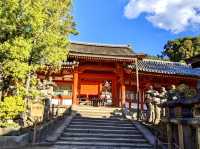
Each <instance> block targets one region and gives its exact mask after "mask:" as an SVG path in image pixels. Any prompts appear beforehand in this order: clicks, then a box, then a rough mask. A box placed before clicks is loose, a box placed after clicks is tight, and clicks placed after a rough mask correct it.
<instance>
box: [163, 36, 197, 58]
mask: <svg viewBox="0 0 200 149" xmlns="http://www.w3.org/2000/svg"><path fill="white" fill-rule="evenodd" d="M197 54H200V37H185V38H179V39H175V40H170V41H168V42H167V43H166V44H165V46H164V51H163V52H162V57H166V56H167V57H168V58H169V59H170V60H171V61H175V62H185V59H187V58H190V57H193V56H195V55H197Z"/></svg>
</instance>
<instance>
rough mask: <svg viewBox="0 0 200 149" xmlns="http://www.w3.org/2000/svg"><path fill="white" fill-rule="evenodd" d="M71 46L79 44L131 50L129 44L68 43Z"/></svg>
mask: <svg viewBox="0 0 200 149" xmlns="http://www.w3.org/2000/svg"><path fill="white" fill-rule="evenodd" d="M70 43H72V44H80V45H89V46H90V45H91V46H98V47H116V48H117V47H119V48H128V49H132V48H131V47H130V45H129V44H127V45H126V44H109V43H92V42H82V41H81V42H80V41H70Z"/></svg>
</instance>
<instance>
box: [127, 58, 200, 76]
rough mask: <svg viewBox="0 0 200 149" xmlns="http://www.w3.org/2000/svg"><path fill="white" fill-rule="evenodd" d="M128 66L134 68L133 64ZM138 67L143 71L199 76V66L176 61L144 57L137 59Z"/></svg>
mask: <svg viewBox="0 0 200 149" xmlns="http://www.w3.org/2000/svg"><path fill="white" fill-rule="evenodd" d="M128 67H129V68H132V69H135V64H132V65H129V66H128ZM138 69H139V71H144V72H155V73H163V74H172V75H173V74H174V75H185V76H196V77H200V69H199V68H192V67H191V66H190V65H186V64H182V63H177V62H167V61H160V60H151V59H144V60H139V61H138Z"/></svg>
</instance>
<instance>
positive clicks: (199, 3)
mask: <svg viewBox="0 0 200 149" xmlns="http://www.w3.org/2000/svg"><path fill="white" fill-rule="evenodd" d="M143 13H144V14H145V15H146V19H147V20H148V21H150V22H151V23H152V24H153V25H154V26H156V27H159V28H162V29H165V30H168V31H171V32H173V33H180V32H183V31H185V30H187V28H188V27H196V26H200V0H129V2H128V4H127V5H126V7H125V9H124V15H125V16H126V17H127V18H128V19H136V18H137V17H139V16H140V15H141V14H143Z"/></svg>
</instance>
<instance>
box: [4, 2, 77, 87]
mask: <svg viewBox="0 0 200 149" xmlns="http://www.w3.org/2000/svg"><path fill="white" fill-rule="evenodd" d="M71 5H72V1H71V0H62V1H60V0H48V1H43V0H34V1H33V0H6V1H0V63H1V72H2V75H3V79H4V82H5V80H7V82H8V84H10V83H11V82H12V84H13V82H14V84H16V82H21V83H22V84H24V83H25V82H27V79H28V78H29V81H30V80H31V77H32V76H33V75H34V73H35V72H36V71H37V68H43V67H44V66H46V65H50V66H53V67H56V66H60V64H61V62H62V61H64V60H66V58H67V48H68V45H69V40H68V36H69V35H70V34H72V33H73V34H76V33H77V32H76V30H75V29H74V27H75V23H74V22H73V17H72V16H71V12H70V10H71ZM8 86H9V85H7V87H5V84H4V87H3V88H4V89H5V90H7V88H8ZM27 86H28V85H27Z"/></svg>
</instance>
